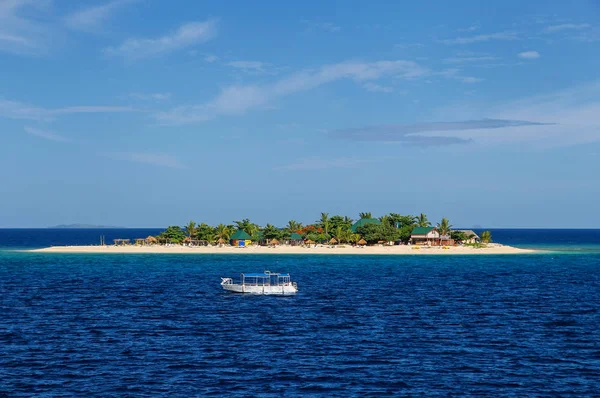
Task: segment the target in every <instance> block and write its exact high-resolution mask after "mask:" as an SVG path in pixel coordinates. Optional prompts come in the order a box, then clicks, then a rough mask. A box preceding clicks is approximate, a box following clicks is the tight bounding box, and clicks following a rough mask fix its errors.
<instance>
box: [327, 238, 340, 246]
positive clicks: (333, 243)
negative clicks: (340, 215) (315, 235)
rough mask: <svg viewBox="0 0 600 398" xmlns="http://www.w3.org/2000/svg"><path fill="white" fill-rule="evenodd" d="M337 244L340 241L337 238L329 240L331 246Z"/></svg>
mask: <svg viewBox="0 0 600 398" xmlns="http://www.w3.org/2000/svg"><path fill="white" fill-rule="evenodd" d="M336 243H338V241H337V240H336V239H335V238H331V239H329V244H330V245H335V244H336Z"/></svg>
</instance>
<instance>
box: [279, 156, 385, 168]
mask: <svg viewBox="0 0 600 398" xmlns="http://www.w3.org/2000/svg"><path fill="white" fill-rule="evenodd" d="M381 160H383V158H381V159H377V160H371V159H357V158H319V157H309V158H303V159H299V160H297V161H296V162H294V163H291V164H288V165H284V166H278V167H275V168H274V170H277V171H310V170H329V169H332V168H355V167H361V166H363V165H365V164H368V163H373V162H378V161H381Z"/></svg>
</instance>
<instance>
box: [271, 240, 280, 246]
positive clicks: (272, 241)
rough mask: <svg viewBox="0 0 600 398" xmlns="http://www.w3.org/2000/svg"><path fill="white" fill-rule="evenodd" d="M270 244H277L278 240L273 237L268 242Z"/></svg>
mask: <svg viewBox="0 0 600 398" xmlns="http://www.w3.org/2000/svg"><path fill="white" fill-rule="evenodd" d="M269 244H270V245H278V244H279V241H278V240H277V239H273V240H271V241H270V242H269Z"/></svg>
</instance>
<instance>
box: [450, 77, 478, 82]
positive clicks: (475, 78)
mask: <svg viewBox="0 0 600 398" xmlns="http://www.w3.org/2000/svg"><path fill="white" fill-rule="evenodd" d="M456 78H457V79H458V80H460V81H461V82H463V83H480V82H482V81H483V79H481V78H479V77H472V76H457V77H456Z"/></svg>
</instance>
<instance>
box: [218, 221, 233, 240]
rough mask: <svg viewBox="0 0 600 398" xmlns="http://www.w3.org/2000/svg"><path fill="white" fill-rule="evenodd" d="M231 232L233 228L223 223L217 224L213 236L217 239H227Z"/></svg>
mask: <svg viewBox="0 0 600 398" xmlns="http://www.w3.org/2000/svg"><path fill="white" fill-rule="evenodd" d="M232 233H233V229H232V228H230V227H229V226H227V225H225V224H219V225H217V228H216V229H215V237H216V238H217V240H218V239H223V240H229V237H230V236H231V234H232Z"/></svg>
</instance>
